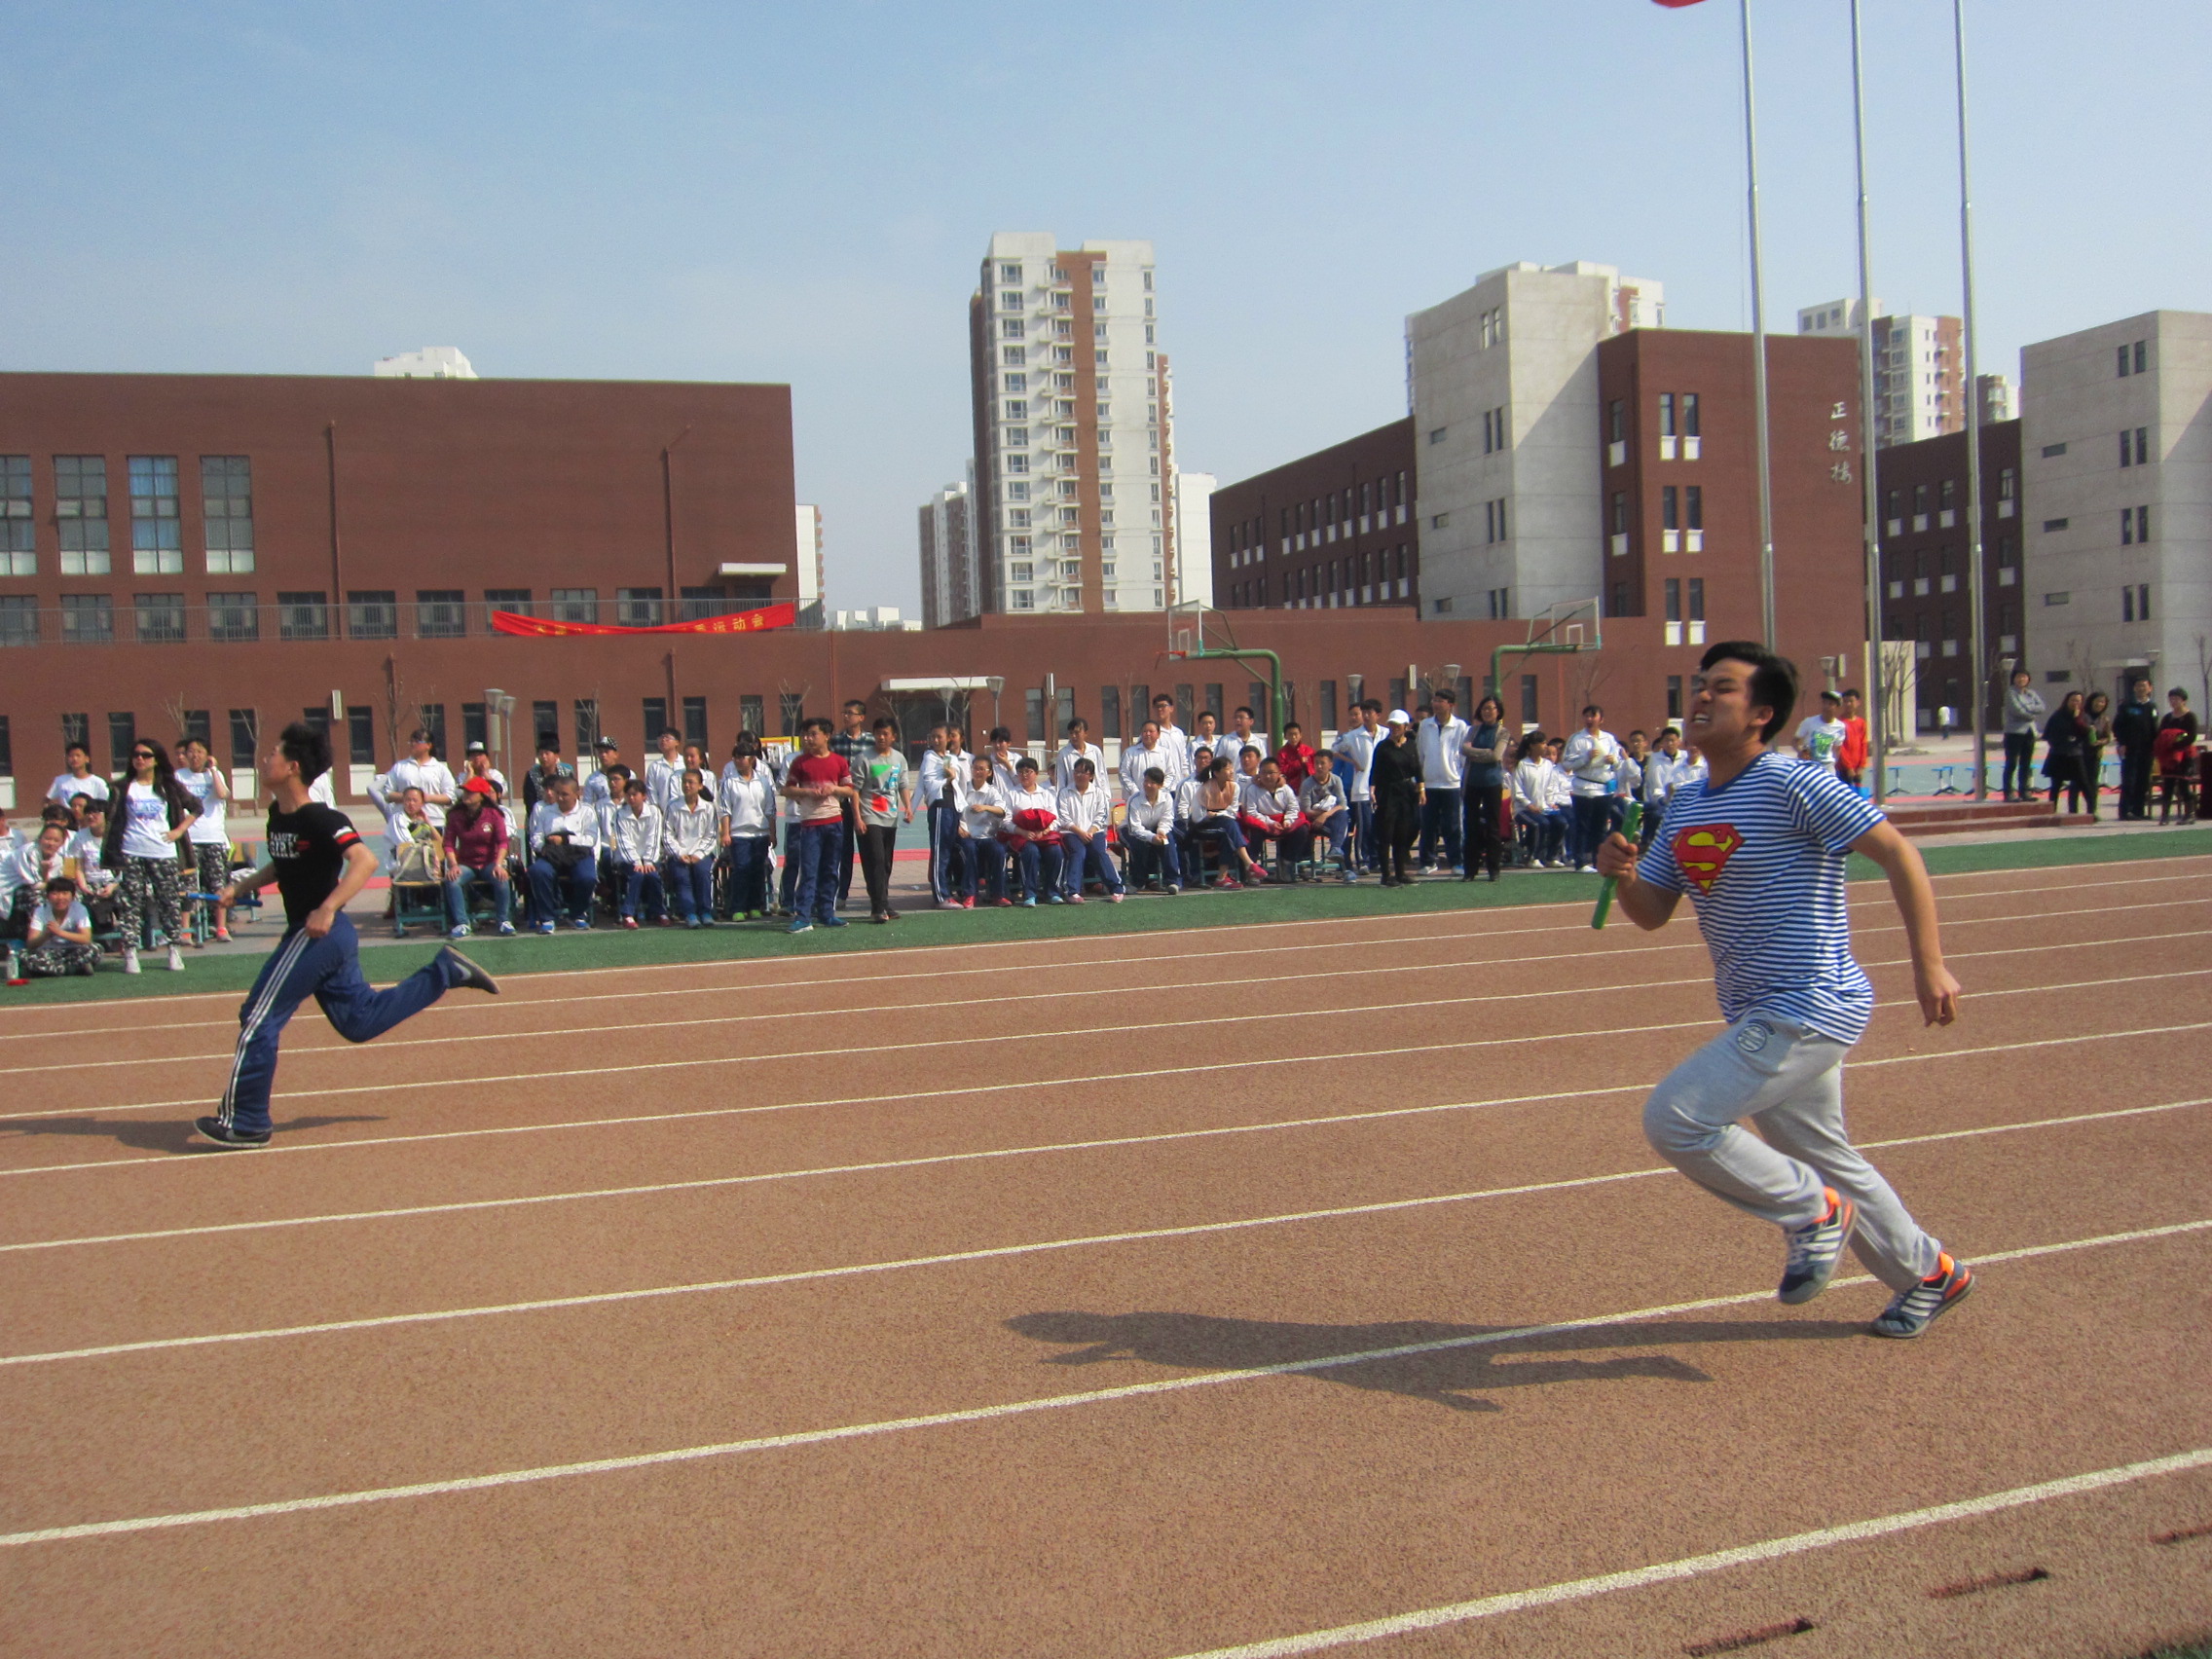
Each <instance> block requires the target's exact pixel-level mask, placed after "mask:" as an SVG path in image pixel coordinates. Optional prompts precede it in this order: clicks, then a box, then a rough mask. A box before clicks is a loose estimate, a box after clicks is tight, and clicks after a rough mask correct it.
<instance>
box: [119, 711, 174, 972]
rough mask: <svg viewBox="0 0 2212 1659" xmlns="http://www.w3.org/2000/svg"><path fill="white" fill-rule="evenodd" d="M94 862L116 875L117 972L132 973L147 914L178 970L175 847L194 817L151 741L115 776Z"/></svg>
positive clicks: (165, 755)
mask: <svg viewBox="0 0 2212 1659" xmlns="http://www.w3.org/2000/svg"><path fill="white" fill-rule="evenodd" d="M111 798H112V799H113V801H114V803H115V810H114V811H113V812H111V813H109V814H108V820H107V833H106V835H105V837H104V838H103V839H102V841H101V845H100V864H101V866H103V867H105V868H107V869H112V870H114V871H116V872H117V877H118V879H117V885H116V906H115V920H116V926H117V927H119V928H121V929H122V930H123V971H124V972H125V973H126V974H135V973H137V972H138V939H139V930H140V928H141V927H142V926H143V925H144V923H145V922H146V921H147V919H148V918H149V917H151V918H152V919H153V920H154V921H156V922H158V923H159V924H160V926H161V931H162V936H163V939H164V940H165V941H166V943H167V945H168V947H169V969H170V971H171V972H172V973H178V974H181V973H183V972H184V952H183V950H181V949H180V948H179V941H180V940H182V939H183V938H184V899H183V888H182V885H181V883H180V881H179V879H178V867H179V863H180V861H179V858H178V854H177V843H178V842H179V841H182V840H183V839H184V838H185V836H186V835H187V834H188V833H189V832H190V831H191V829H192V826H193V823H194V821H195V820H196V819H197V818H198V816H199V813H198V810H197V806H196V803H195V802H194V800H193V798H192V795H191V793H189V792H188V791H187V790H186V789H185V787H184V786H183V785H182V784H180V783H178V782H177V779H176V769H175V768H174V767H173V766H171V765H170V764H169V752H168V751H167V750H166V749H164V748H163V747H162V746H161V745H160V744H158V743H156V742H155V741H154V740H153V739H152V738H145V737H142V738H140V739H139V740H138V741H137V742H136V743H133V744H132V745H131V746H130V765H129V769H128V770H127V771H126V772H125V773H124V774H123V776H122V777H120V778H118V779H116V781H115V789H114V793H113V795H112V797H111Z"/></svg>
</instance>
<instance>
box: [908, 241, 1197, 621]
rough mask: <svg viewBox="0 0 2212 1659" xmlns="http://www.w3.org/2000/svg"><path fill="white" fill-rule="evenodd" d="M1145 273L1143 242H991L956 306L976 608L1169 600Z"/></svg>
mask: <svg viewBox="0 0 2212 1659" xmlns="http://www.w3.org/2000/svg"><path fill="white" fill-rule="evenodd" d="M1153 278H1154V269H1153V254H1152V244H1151V243H1150V242H1146V241H1091V242H1086V243H1084V244H1083V246H1082V247H1080V248H1075V249H1064V248H1061V247H1059V246H1058V245H1057V239H1056V238H1054V237H1053V236H1052V235H1051V233H1050V232H1038V231H1014V232H1008V231H1002V232H1000V233H999V234H997V235H996V236H994V237H992V238H991V245H990V251H989V252H988V254H987V255H986V256H985V257H984V259H983V264H982V275H981V281H980V282H979V283H978V285H977V290H976V293H975V295H974V296H973V297H972V298H971V299H970V301H969V364H970V381H971V389H972V396H973V401H974V418H975V444H976V453H975V488H974V491H973V492H972V494H971V497H970V501H971V509H970V510H971V511H972V512H973V514H974V517H975V526H974V535H975V537H976V550H977V561H976V562H977V578H978V579H977V593H976V599H975V611H977V612H983V611H1011V612H1017V613H1039V612H1049V613H1056V614H1062V615H1092V614H1098V613H1101V612H1112V611H1123V610H1146V609H1158V608H1161V607H1162V606H1163V605H1165V604H1166V602H1167V586H1168V582H1167V571H1168V566H1169V563H1170V561H1171V560H1172V559H1173V557H1174V535H1175V515H1174V509H1175V502H1174V479H1175V473H1174V464H1173V461H1174V436H1173V426H1174V416H1173V407H1172V398H1171V385H1170V382H1169V379H1168V373H1167V358H1166V355H1165V353H1163V352H1162V351H1161V350H1160V343H1159V338H1158V329H1159V323H1158V310H1157V305H1158V302H1157V295H1156V291H1155V287H1154V280H1153ZM946 619H947V620H957V618H956V617H951V616H948V617H947V618H946Z"/></svg>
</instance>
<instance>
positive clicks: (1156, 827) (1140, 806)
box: [1122, 721, 1183, 893]
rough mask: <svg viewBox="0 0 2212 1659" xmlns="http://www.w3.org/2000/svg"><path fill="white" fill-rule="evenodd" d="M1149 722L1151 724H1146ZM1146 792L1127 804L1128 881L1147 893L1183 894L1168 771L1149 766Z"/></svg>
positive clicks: (1124, 832) (1124, 826)
mask: <svg viewBox="0 0 2212 1659" xmlns="http://www.w3.org/2000/svg"><path fill="white" fill-rule="evenodd" d="M1147 723H1148V724H1149V723H1150V722H1149V721H1148V722H1147ZM1141 788H1142V791H1143V793H1140V794H1138V795H1137V796H1136V797H1135V798H1134V799H1133V800H1131V801H1130V802H1129V803H1128V806H1129V815H1128V817H1127V818H1126V819H1124V821H1123V824H1122V845H1123V846H1124V848H1125V849H1126V850H1127V852H1128V855H1129V879H1130V880H1131V881H1134V882H1137V883H1140V884H1141V885H1142V886H1144V887H1145V888H1147V889H1148V890H1149V889H1151V888H1155V887H1158V888H1160V889H1161V890H1162V891H1165V892H1168V893H1180V892H1182V891H1183V860H1182V856H1181V851H1182V850H1181V848H1180V847H1179V846H1178V845H1177V839H1178V838H1177V835H1176V833H1175V797H1174V796H1173V795H1171V794H1169V793H1167V770H1166V768H1165V767H1163V766H1147V767H1146V768H1145V772H1144V779H1143V782H1142V785H1141Z"/></svg>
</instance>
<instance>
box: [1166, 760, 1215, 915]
mask: <svg viewBox="0 0 2212 1659" xmlns="http://www.w3.org/2000/svg"><path fill="white" fill-rule="evenodd" d="M1212 770H1213V751H1212V750H1211V749H1209V748H1207V747H1206V746H1205V745H1204V744H1202V743H1201V744H1198V745H1197V746H1196V747H1195V748H1193V749H1192V751H1191V775H1190V776H1189V777H1187V778H1185V779H1183V780H1181V781H1180V782H1177V781H1175V780H1174V778H1173V777H1172V776H1170V778H1169V780H1168V789H1169V791H1170V793H1173V794H1174V796H1175V837H1176V839H1177V840H1178V841H1180V842H1181V843H1182V848H1183V885H1184V886H1186V887H1203V886H1204V885H1205V879H1206V847H1207V844H1208V842H1207V840H1206V838H1205V837H1204V836H1203V835H1202V833H1201V832H1200V830H1199V826H1200V825H1202V824H1204V823H1205V819H1206V809H1205V793H1206V777H1207V774H1209V773H1210V772H1212Z"/></svg>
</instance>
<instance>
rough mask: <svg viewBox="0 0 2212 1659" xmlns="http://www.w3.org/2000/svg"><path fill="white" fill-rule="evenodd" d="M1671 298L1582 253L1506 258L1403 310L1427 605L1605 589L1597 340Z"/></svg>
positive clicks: (1655, 318) (1491, 607) (1505, 601)
mask: <svg viewBox="0 0 2212 1659" xmlns="http://www.w3.org/2000/svg"><path fill="white" fill-rule="evenodd" d="M1665 311H1666V308H1665V293H1664V290H1663V289H1662V288H1661V286H1660V284H1658V283H1657V282H1651V281H1645V280H1643V279H1641V278H1639V277H1633V276H1621V275H1620V273H1619V271H1618V270H1616V269H1615V268H1614V267H1612V266H1609V265H1588V264H1584V263H1582V262H1580V261H1577V262H1575V263H1573V264H1570V265H1555V266H1548V267H1546V266H1537V265H1530V264H1527V263H1523V264H1519V265H1509V266H1506V267H1504V268H1503V269H1501V270H1497V271H1493V272H1490V273H1488V274H1487V275H1485V276H1481V277H1479V278H1478V279H1477V280H1476V282H1475V285H1474V286H1473V287H1471V288H1469V289H1467V290H1466V292H1464V293H1462V294H1456V295H1455V296H1454V297H1453V298H1451V299H1449V300H1446V301H1445V302H1444V303H1443V304H1442V305H1438V306H1432V307H1430V308H1429V309H1428V310H1426V311H1422V312H1416V313H1414V314H1413V315H1412V316H1409V317H1408V318H1407V319H1406V360H1407V372H1408V375H1409V377H1410V385H1409V387H1408V388H1407V389H1408V393H1409V398H1408V401H1409V403H1410V405H1411V407H1412V410H1413V415H1414V451H1415V457H1416V461H1417V467H1418V475H1419V493H1420V498H1419V502H1418V504H1417V505H1418V510H1419V523H1420V588H1421V603H1422V608H1423V611H1424V613H1425V614H1429V615H1447V614H1449V615H1452V616H1456V617H1466V616H1477V617H1488V616H1493V615H1504V616H1530V615H1534V614H1536V613H1538V612H1540V611H1542V610H1543V609H1544V608H1546V607H1547V606H1551V605H1554V604H1558V603H1562V602H1565V601H1569V600H1587V599H1591V598H1594V597H1596V596H1597V595H1598V593H1599V591H1600V586H1601V581H1602V576H1601V571H1600V569H1599V567H1600V545H1601V529H1602V526H1601V515H1600V510H1599V462H1600V460H1601V458H1602V455H1603V453H1604V452H1603V451H1602V449H1601V448H1600V446H1599V444H1598V442H1597V433H1598V430H1599V413H1598V344H1599V342H1600V341H1602V340H1604V339H1606V338H1607V337H1608V336H1610V335H1614V334H1619V333H1622V332H1624V331H1626V330H1628V329H1631V328H1656V327H1660V326H1662V325H1663V324H1664V322H1665Z"/></svg>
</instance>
